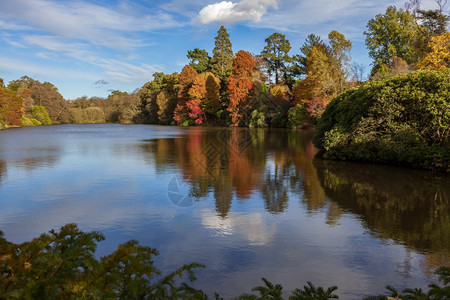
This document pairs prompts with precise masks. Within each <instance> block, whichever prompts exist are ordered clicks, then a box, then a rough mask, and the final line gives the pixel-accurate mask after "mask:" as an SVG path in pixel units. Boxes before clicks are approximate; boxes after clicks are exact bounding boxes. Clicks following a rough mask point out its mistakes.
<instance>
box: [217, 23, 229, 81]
mask: <svg viewBox="0 0 450 300" xmlns="http://www.w3.org/2000/svg"><path fill="white" fill-rule="evenodd" d="M229 37H230V35H229V34H228V32H227V30H226V29H225V27H223V26H221V27H220V29H219V31H217V36H216V37H215V43H214V44H215V47H214V49H213V67H212V73H213V74H214V75H216V76H217V77H219V79H220V81H221V82H222V83H224V82H226V81H227V79H228V77H229V76H230V74H231V70H232V69H233V59H234V54H233V49H232V45H231V42H230V39H229Z"/></svg>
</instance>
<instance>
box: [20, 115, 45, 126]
mask: <svg viewBox="0 0 450 300" xmlns="http://www.w3.org/2000/svg"><path fill="white" fill-rule="evenodd" d="M21 121H22V126H40V125H42V123H41V122H39V121H38V120H36V119H34V118H31V117H28V116H22V118H21Z"/></svg>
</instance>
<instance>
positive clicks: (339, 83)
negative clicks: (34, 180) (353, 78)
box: [328, 30, 352, 94]
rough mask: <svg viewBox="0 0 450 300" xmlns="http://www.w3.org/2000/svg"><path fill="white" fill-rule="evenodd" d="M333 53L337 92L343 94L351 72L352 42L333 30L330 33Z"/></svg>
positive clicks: (329, 37) (332, 69)
mask: <svg viewBox="0 0 450 300" xmlns="http://www.w3.org/2000/svg"><path fill="white" fill-rule="evenodd" d="M328 40H329V42H330V54H331V72H332V74H333V76H334V77H335V84H336V93H337V94H341V93H343V92H344V90H345V86H346V82H347V79H348V77H349V74H350V59H351V57H350V51H351V50H352V42H350V41H349V40H347V39H345V36H344V35H343V34H342V33H340V32H338V31H336V30H333V31H331V32H330V33H329V34H328Z"/></svg>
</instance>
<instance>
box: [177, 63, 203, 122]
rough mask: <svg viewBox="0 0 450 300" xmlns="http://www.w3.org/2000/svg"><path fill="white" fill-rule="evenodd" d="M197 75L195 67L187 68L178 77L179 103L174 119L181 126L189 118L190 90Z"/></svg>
mask: <svg viewBox="0 0 450 300" xmlns="http://www.w3.org/2000/svg"><path fill="white" fill-rule="evenodd" d="M197 75H198V73H197V71H195V69H194V68H193V67H191V66H185V67H184V68H183V70H182V71H181V73H180V75H179V76H178V85H179V90H178V103H177V107H176V108H175V112H174V117H173V119H174V120H175V122H177V123H178V124H181V123H182V122H183V121H185V119H186V118H187V114H188V109H187V107H186V102H187V101H188V100H189V90H190V88H191V87H192V84H193V83H194V80H195V77H197Z"/></svg>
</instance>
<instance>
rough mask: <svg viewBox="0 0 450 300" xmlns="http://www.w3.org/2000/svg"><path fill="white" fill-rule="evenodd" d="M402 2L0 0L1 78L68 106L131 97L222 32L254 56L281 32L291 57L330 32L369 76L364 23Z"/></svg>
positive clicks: (429, 2)
mask: <svg viewBox="0 0 450 300" xmlns="http://www.w3.org/2000/svg"><path fill="white" fill-rule="evenodd" d="M404 2H405V0H401V1H388V0H377V1H360V0H339V1H338V0H334V1H332V0H232V1H216V0H190V1H186V0H110V1H107V0H91V1H86V0H84V1H83V0H0V78H3V79H4V80H5V82H6V83H7V82H9V81H10V80H14V79H18V78H20V77H21V76H23V75H27V76H30V77H33V78H35V79H37V80H40V81H49V82H51V83H53V84H55V85H56V86H57V87H58V88H59V90H60V92H61V93H62V95H63V96H64V97H65V98H67V99H74V98H77V97H80V96H83V95H87V96H100V97H104V96H107V95H108V94H109V92H110V91H111V90H121V91H128V92H131V91H133V90H135V89H136V88H139V87H141V86H142V85H143V84H144V83H145V82H147V81H149V80H151V79H152V74H153V73H154V72H157V71H162V72H166V73H172V72H177V71H180V70H181V68H182V67H183V66H184V65H185V64H186V63H187V62H188V59H187V58H186V54H187V51H188V50H191V49H194V48H201V49H206V50H207V51H208V52H209V53H210V55H212V49H213V47H214V37H215V36H216V35H217V30H218V29H219V27H220V25H225V27H226V28H227V30H228V32H229V34H230V40H231V42H232V44H233V50H234V51H235V52H237V51H238V50H241V49H243V50H247V51H249V52H252V53H255V54H257V53H260V52H261V50H262V49H263V47H264V39H265V38H266V37H268V36H269V35H270V34H272V33H274V32H281V33H283V34H285V35H286V37H287V38H288V39H289V40H290V43H291V46H292V49H291V52H290V54H296V53H298V52H299V48H300V46H301V45H302V44H303V42H304V40H305V37H306V36H307V35H308V34H310V33H315V34H317V35H320V36H322V38H324V39H326V37H327V35H328V33H329V32H330V31H331V30H338V31H340V32H342V33H343V34H344V35H345V36H346V37H347V38H349V39H350V40H351V41H352V42H353V51H352V58H353V60H354V61H357V62H358V63H360V64H363V65H365V66H366V71H368V70H369V69H370V60H369V58H368V57H367V50H366V49H365V46H364V35H363V32H364V29H365V25H366V24H367V21H368V20H369V19H371V18H373V17H374V16H375V15H376V14H378V13H383V12H384V11H385V9H386V8H387V7H388V6H389V5H396V6H397V7H402V8H403V7H404ZM433 4H434V1H433V0H422V7H423V8H435V5H433Z"/></svg>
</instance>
